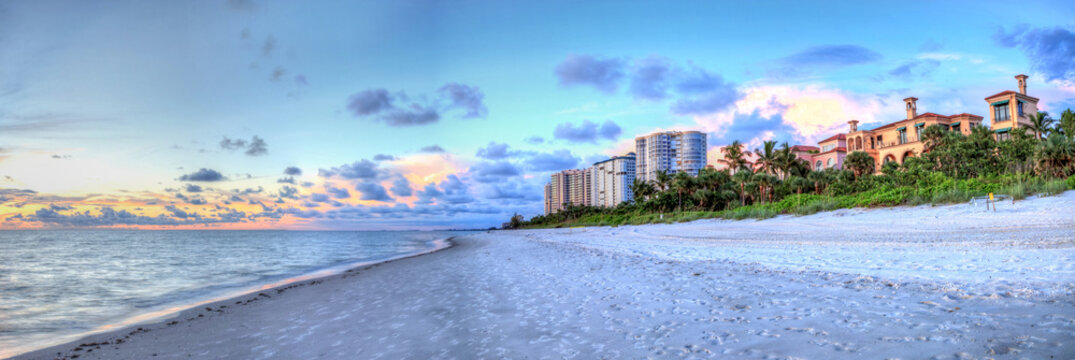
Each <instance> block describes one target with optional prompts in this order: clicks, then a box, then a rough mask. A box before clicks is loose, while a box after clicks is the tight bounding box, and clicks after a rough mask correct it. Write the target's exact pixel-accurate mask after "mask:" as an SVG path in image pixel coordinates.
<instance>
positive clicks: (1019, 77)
mask: <svg viewBox="0 0 1075 360" xmlns="http://www.w3.org/2000/svg"><path fill="white" fill-rule="evenodd" d="M1026 78H1028V76H1026V75H1023V74H1019V75H1015V79H1016V80H1019V93H1020V94H1023V95H1026Z"/></svg>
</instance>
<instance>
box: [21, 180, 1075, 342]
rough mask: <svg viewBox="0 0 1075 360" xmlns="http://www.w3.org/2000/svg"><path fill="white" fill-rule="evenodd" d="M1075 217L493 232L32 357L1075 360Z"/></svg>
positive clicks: (1051, 210)
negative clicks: (1073, 359) (1073, 340)
mask: <svg viewBox="0 0 1075 360" xmlns="http://www.w3.org/2000/svg"><path fill="white" fill-rule="evenodd" d="M1073 210H1075V191H1069V192H1067V193H1065V194H1062V195H1059V196H1053V197H1045V198H1040V199H1039V198H1034V199H1028V200H1023V201H1017V202H1014V203H1012V202H1002V203H999V204H998V205H997V210H996V211H993V210H985V208H984V207H983V205H982V204H981V203H979V204H976V205H970V204H959V205H946V206H936V207H931V206H919V207H897V208H880V209H850V210H838V211H833V212H826V213H819V214H815V215H809V216H779V217H777V218H773V219H768V220H762V221H756V220H744V221H729V220H702V221H695V222H690V223H681V224H669V225H642V226H623V227H616V228H609V227H595V228H578V229H550V230H518V231H491V232H486V233H478V234H473V235H466V236H461V237H456V238H454V239H452V246H450V247H448V248H446V249H443V250H439V251H436V252H432V253H429V254H425V255H421V256H415V257H410V258H404V259H399V260H394V261H391V262H386V263H381V264H378V265H370V266H363V267H360V268H356V269H352V270H350V271H347V272H344V273H342V274H338V275H332V276H327V277H323V278H318V279H311V280H304V281H302V282H296V283H292V284H289V285H285V286H282V287H279V288H275V289H266V290H265V291H260V292H256V293H250V294H247V295H244V296H240V297H238V298H232V299H227V300H222V301H219V302H215V303H210V304H205V305H203V306H199V307H198V308H193V309H189V310H186V311H183V312H180V313H178V314H177V315H176V316H174V317H171V318H168V319H165V320H162V321H159V322H155V323H148V324H139V325H134V326H131V327H128V328H123V329H117V330H115V331H112V332H107V333H102V334H97V335H92V336H90V337H87V338H84V339H81V340H79V341H76V342H73V343H68V344H64V345H59V346H54V347H50V348H46V349H42V350H37V351H34V352H30V353H27V354H22V355H18V356H16V357H15V359H52V358H68V359H70V358H78V359H156V358H161V359H168V358H184V359H186V358H232V359H309V358H326V359H354V358H361V359H400V358H407V359H425V358H442V359H472V358H537V359H559V358H567V359H597V358H631V359H633V358H750V359H839V358H871V359H872V358H877V359H881V358H897V359H920V358H935V359H977V358H983V359H984V358H997V359H1007V358H1010V359H1020V358H1029V359H1041V358H1045V359H1048V358H1053V357H1055V358H1058V359H1060V358H1072V357H1073V356H1075V343H1073V342H1072V339H1075V214H1073Z"/></svg>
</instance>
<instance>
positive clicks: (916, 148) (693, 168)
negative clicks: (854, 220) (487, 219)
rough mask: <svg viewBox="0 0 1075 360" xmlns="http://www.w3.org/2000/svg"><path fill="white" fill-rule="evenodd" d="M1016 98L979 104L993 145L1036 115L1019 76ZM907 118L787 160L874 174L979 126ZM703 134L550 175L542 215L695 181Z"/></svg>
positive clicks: (676, 134) (656, 141) (1004, 95)
mask: <svg viewBox="0 0 1075 360" xmlns="http://www.w3.org/2000/svg"><path fill="white" fill-rule="evenodd" d="M1015 79H1016V80H1017V84H1018V88H1019V91H1018V92H1016V91H1011V90H1008V91H1002V92H999V93H996V94H993V95H991V96H988V97H986V98H985V102H986V103H987V104H988V105H989V112H988V114H989V129H990V130H991V131H992V132H993V133H994V136H995V137H996V139H997V140H1007V139H1010V138H1011V133H1012V132H1013V131H1027V129H1028V128H1029V125H1030V124H1031V117H1033V116H1035V115H1037V113H1038V98H1036V97H1032V96H1030V95H1027V91H1026V79H1027V76H1026V75H1016V76H1015ZM903 102H904V106H905V109H906V114H907V116H906V117H905V118H904V119H901V120H897V121H894V122H891V123H888V124H884V125H881V126H878V127H875V128H873V129H869V130H867V129H860V128H859V127H858V124H859V121H858V120H851V121H848V122H847V123H848V131H847V132H846V133H839V134H835V135H832V136H829V137H827V138H825V139H824V140H821V141H819V142H818V144H817V145H818V146H816V147H814V146H806V145H795V146H792V147H791V152H792V153H794V154H795V155H796V156H797V157H798V158H799V159H802V160H804V161H806V162H808V163H810V166H811V168H813V169H814V170H818V171H820V170H824V169H829V168H835V169H842V168H843V166H844V158H845V157H846V156H847V154H848V153H849V152H855V151H862V152H865V153H866V154H868V155H870V157H873V159H874V164H875V166H876V169H875V171H880V170H881V167H882V166H883V165H884V164H886V163H889V162H895V163H897V164H903V163H904V161H906V160H907V158H909V157H914V156H919V155H921V154H922V151H923V150H924V149H925V144H923V142H922V141H921V134H922V131H923V130H925V129H926V128H927V127H930V126H933V125H940V126H942V127H944V128H945V129H947V130H949V131H958V132H960V133H962V134H964V135H968V134H970V132H971V129H972V128H973V127H975V126H979V125H981V124H982V121H983V120H984V118H983V117H982V116H979V115H974V114H968V113H961V114H955V115H941V114H936V113H932V112H926V113H922V114H919V113H918V104H917V102H918V98H915V97H908V98H906V99H903ZM707 148H708V144H707V143H706V134H705V133H702V132H699V131H668V132H657V133H652V134H649V135H644V136H639V137H636V138H635V152H634V153H628V154H627V155H624V156H616V157H613V158H611V159H608V160H605V161H601V162H598V163H595V164H594V165H593V166H591V167H589V168H586V169H573V170H564V171H561V172H558V173H555V174H552V176H551V179H550V180H551V181H550V182H549V183H548V184H545V214H552V213H555V212H558V211H560V210H562V209H563V208H564V207H565V206H566V205H567V204H575V205H590V206H599V207H612V206H616V205H618V204H619V203H621V202H624V201H631V200H632V199H633V196H632V192H631V184H632V183H633V182H634V180H635V179H636V178H637V179H639V180H642V181H649V182H653V181H655V180H656V179H657V173H658V172H659V171H665V172H668V173H669V174H675V173H681V172H683V173H689V174H691V175H698V171H699V170H701V169H702V168H704V167H706V164H707V162H708V159H707V158H706V150H707Z"/></svg>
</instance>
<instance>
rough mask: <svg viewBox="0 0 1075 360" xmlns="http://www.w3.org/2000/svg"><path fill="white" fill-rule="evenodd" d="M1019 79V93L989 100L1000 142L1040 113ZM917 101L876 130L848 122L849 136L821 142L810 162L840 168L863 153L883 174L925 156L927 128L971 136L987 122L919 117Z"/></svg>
mask: <svg viewBox="0 0 1075 360" xmlns="http://www.w3.org/2000/svg"><path fill="white" fill-rule="evenodd" d="M1015 79H1016V80H1017V83H1018V86H1019V91H1018V92H1015V91H1010V90H1008V91H1002V92H999V93H997V94H993V95H991V96H989V97H986V98H985V102H986V103H987V104H989V129H990V130H992V131H993V133H994V136H995V137H996V139H997V140H1007V139H1010V138H1011V132H1012V131H1015V130H1017V129H1019V130H1023V131H1025V130H1026V129H1027V127H1028V125H1030V124H1031V120H1030V118H1031V117H1032V116H1035V115H1036V114H1037V113H1038V98H1036V97H1032V96H1030V95H1027V93H1026V79H1027V76H1026V75H1016V76H1015ZM917 101H918V98H915V97H909V98H906V99H903V102H904V106H905V107H906V110H907V117H906V118H904V119H902V120H898V121H895V122H892V123H888V124H885V125H881V126H879V127H876V128H874V129H872V130H865V129H859V128H858V124H859V121H858V120H851V121H848V122H847V123H848V125H849V126H848V132H847V133H842V134H836V135H833V136H831V137H829V138H827V139H825V140H822V141H821V142H819V143H818V146H819V147H820V149H817V153H816V154H812V156H810V159H809V161H810V163H811V166H812V167H813V168H814V169H815V170H822V169H826V168H837V169H840V168H843V161H844V157H845V156H846V155H847V153H849V152H854V151H862V152H865V153H866V154H868V155H870V156H871V157H873V160H874V164H875V165H876V170H877V171H880V170H881V166H882V165H884V164H885V163H889V162H896V163H898V164H903V162H904V161H905V160H906V159H907V158H909V157H913V156H919V155H921V154H922V150H923V149H924V148H925V144H923V143H922V141H921V133H922V131H923V130H925V129H926V128H927V127H929V126H931V125H940V126H943V127H944V128H946V129H948V130H949V131H958V132H961V133H963V134H964V135H967V134H970V132H971V128H972V127H974V126H978V125H981V124H982V120H983V119H984V118H983V117H981V116H978V115H974V114H968V113H962V114H955V115H940V114H935V113H932V112H927V113H924V114H919V113H918V105H917ZM800 158H803V157H802V156H800Z"/></svg>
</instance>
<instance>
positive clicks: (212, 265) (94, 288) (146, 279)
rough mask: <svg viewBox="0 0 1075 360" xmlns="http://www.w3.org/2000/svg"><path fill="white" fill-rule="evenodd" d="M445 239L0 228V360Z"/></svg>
mask: <svg viewBox="0 0 1075 360" xmlns="http://www.w3.org/2000/svg"><path fill="white" fill-rule="evenodd" d="M457 234H458V233H452V232H435V231H430V232H425V231H421V232H420V231H411V232H400V231H386V232H355V231H350V232H330V231H220V230H206V231H176V230H169V231H146V230H130V231H128V230H55V231H54V230H40V231H35V230H27V231H0V358H6V357H8V356H13V355H16V354H19V353H22V352H26V351H30V350H34V349H37V348H42V347H46V346H50V345H55V344H59V343H62V342H65V341H72V340H75V339H77V338H78V337H80V336H84V335H86V334H89V333H93V332H98V331H103V330H107V329H111V328H115V327H117V326H122V325H128V324H132V323H137V322H144V321H150V320H157V319H160V318H163V317H167V316H168V315H170V314H174V313H175V312H177V311H179V310H182V309H185V308H187V307H190V306H193V305H194V304H198V303H200V302H205V301H210V300H215V299H220V298H224V297H229V296H235V295H239V294H242V293H244V292H249V291H253V290H255V289H258V288H261V287H264V286H270V285H273V284H276V283H285V282H287V281H288V280H289V279H291V280H293V279H295V278H300V277H310V276H318V275H328V274H332V273H336V272H339V271H343V270H345V269H347V268H350V267H353V266H358V265H362V264H367V263H375V262H380V261H385V260H389V259H393V258H399V257H405V256H409V255H413V254H418V253H423V252H427V251H431V250H434V249H436V248H438V247H444V246H446V241H445V239H447V238H448V237H450V236H453V235H457Z"/></svg>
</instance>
